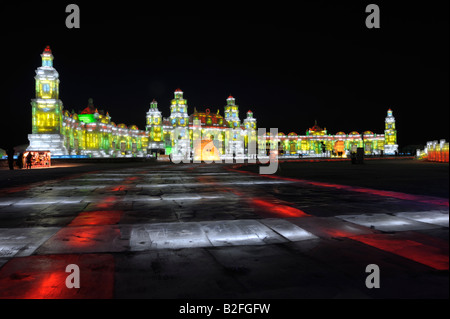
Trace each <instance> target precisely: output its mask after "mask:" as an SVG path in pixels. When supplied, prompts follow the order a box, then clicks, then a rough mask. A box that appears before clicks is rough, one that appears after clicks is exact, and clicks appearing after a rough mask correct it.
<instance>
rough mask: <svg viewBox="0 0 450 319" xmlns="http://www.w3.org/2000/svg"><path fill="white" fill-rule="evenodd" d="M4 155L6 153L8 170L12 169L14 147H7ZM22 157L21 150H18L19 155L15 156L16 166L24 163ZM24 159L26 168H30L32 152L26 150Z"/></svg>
mask: <svg viewBox="0 0 450 319" xmlns="http://www.w3.org/2000/svg"><path fill="white" fill-rule="evenodd" d="M6 155H8V166H9V169H10V170H14V149H12V148H11V149H9V150H8V151H7V152H6ZM23 158H24V154H23V153H22V152H20V153H19V155H18V156H17V161H16V164H17V167H18V168H19V169H22V168H23V164H24V163H23ZM25 159H26V166H27V169H28V168H30V169H31V166H32V160H33V154H32V153H31V152H28V154H27V156H26V158H25Z"/></svg>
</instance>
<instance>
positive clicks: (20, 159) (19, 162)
mask: <svg viewBox="0 0 450 319" xmlns="http://www.w3.org/2000/svg"><path fill="white" fill-rule="evenodd" d="M17 167H18V168H19V169H22V168H23V153H22V152H20V153H19V155H18V156H17Z"/></svg>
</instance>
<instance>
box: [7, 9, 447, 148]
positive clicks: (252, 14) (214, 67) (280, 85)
mask: <svg viewBox="0 0 450 319" xmlns="http://www.w3.org/2000/svg"><path fill="white" fill-rule="evenodd" d="M373 2H374V1H372V2H370V1H355V2H354V4H341V3H335V2H331V1H330V2H324V1H314V2H312V1H311V2H293V1H291V2H286V3H282V2H280V3H278V2H277V3H276V4H275V2H272V3H270V2H256V3H253V4H252V5H251V6H250V5H249V4H248V3H247V2H246V3H245V7H244V5H242V2H237V3H233V2H229V1H227V2H209V3H210V4H209V5H203V6H200V5H197V6H192V4H191V2H185V4H184V5H183V6H181V5H180V4H179V3H176V2H173V3H169V2H165V3H166V4H165V5H164V6H162V5H155V3H156V2H144V3H143V2H137V3H134V2H126V3H124V2H110V3H108V2H105V3H102V4H98V3H97V2H96V5H95V6H94V5H92V3H91V4H89V3H87V4H84V3H82V2H78V4H79V6H80V10H81V28H80V29H70V30H69V29H67V28H66V26H65V19H66V16H67V15H68V14H67V13H65V8H66V6H67V5H68V4H69V3H70V2H67V3H66V2H64V1H60V2H57V3H56V4H55V3H52V2H45V1H44V2H32V3H27V2H21V3H20V4H13V5H3V8H2V11H3V14H4V15H6V19H5V18H4V19H3V20H2V22H4V23H2V44H3V45H2V46H3V48H2V52H3V55H4V56H5V57H4V59H3V62H4V64H5V66H6V70H7V73H6V74H7V79H8V84H7V86H6V87H5V88H6V90H7V92H6V95H7V99H6V100H4V101H3V103H2V104H3V105H2V109H3V112H2V113H3V116H2V118H1V130H2V131H1V135H0V136H1V137H0V147H1V148H5V147H6V146H7V144H9V143H11V144H12V145H18V144H24V143H27V142H28V141H27V134H28V133H30V131H31V106H30V100H31V99H32V98H34V75H35V73H34V72H35V69H36V68H37V67H39V66H40V63H41V60H40V54H41V53H42V51H43V49H44V47H45V46H46V45H50V47H51V48H52V51H53V54H54V57H55V60H54V67H55V68H56V70H57V71H58V72H59V74H60V80H61V84H60V99H61V100H62V101H63V103H64V107H65V108H66V109H68V110H72V109H74V110H75V111H80V110H82V109H83V108H84V107H86V105H87V100H88V98H90V97H92V98H93V99H94V103H95V105H96V106H97V107H98V108H99V109H104V110H107V111H109V113H110V115H111V116H112V120H113V121H114V122H115V123H117V124H119V123H125V124H127V125H130V124H136V125H137V126H138V127H139V128H141V129H143V128H144V126H145V113H146V112H147V111H148V108H149V105H150V102H151V101H152V100H153V99H156V100H157V101H158V103H159V109H160V110H161V111H162V112H163V116H166V117H167V116H169V102H170V99H172V98H173V91H174V90H175V89H177V88H181V89H182V90H183V91H184V96H185V98H186V99H187V100H188V105H189V112H190V113H191V112H192V111H193V109H194V107H196V108H197V110H201V109H206V108H210V109H211V110H212V111H216V110H217V109H218V108H219V109H220V111H221V113H222V114H223V106H224V105H225V103H226V98H227V97H228V95H229V94H232V95H233V96H234V97H235V98H236V103H237V104H238V105H239V106H240V112H241V118H244V117H245V113H246V112H247V110H249V109H251V110H252V111H253V113H254V116H255V117H256V118H257V120H258V126H259V127H265V128H268V129H269V128H271V127H277V128H278V129H279V131H282V132H284V133H286V134H288V133H289V132H292V131H294V132H296V133H298V134H304V133H305V131H306V130H307V129H308V128H309V127H311V126H312V125H313V124H314V121H315V120H317V122H318V124H319V125H320V126H325V127H326V128H327V129H328V131H329V133H331V134H335V133H337V132H338V131H344V132H346V133H349V132H350V131H353V130H356V131H359V132H362V131H365V130H371V131H374V132H375V133H383V130H384V118H385V116H386V112H387V109H388V108H392V109H393V111H394V116H395V117H396V120H397V128H398V141H399V144H400V147H402V146H406V145H409V144H424V143H426V142H427V141H428V140H436V139H441V138H445V139H447V140H448V139H449V134H448V133H449V132H448V131H449V130H448V127H449V126H448V116H449V76H448V75H449V73H448V71H449V66H448V53H449V52H448V51H449V50H448V46H449V34H448V30H449V26H448V22H449V21H448V20H449V17H448V12H449V10H448V2H444V1H441V2H437V1H436V2H435V3H434V4H432V3H430V2H423V3H422V4H421V5H420V6H418V5H413V4H411V3H410V2H397V1H396V5H395V6H394V5H393V4H390V3H389V2H386V3H385V2H380V1H379V2H376V3H377V4H378V5H379V6H380V9H381V29H377V30H375V29H371V30H369V29H367V28H366V27H365V19H366V16H367V13H365V7H366V5H367V4H369V3H373ZM192 3H194V2H192ZM239 3H241V4H239ZM261 3H263V4H261ZM4 76H5V75H4ZM11 129H13V132H11V133H8V132H9V131H10V130H11Z"/></svg>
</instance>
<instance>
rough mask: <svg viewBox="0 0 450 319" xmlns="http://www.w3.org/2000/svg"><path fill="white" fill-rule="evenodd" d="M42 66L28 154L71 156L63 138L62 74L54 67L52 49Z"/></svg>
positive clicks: (37, 78)
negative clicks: (42, 152) (30, 152)
mask: <svg viewBox="0 0 450 319" xmlns="http://www.w3.org/2000/svg"><path fill="white" fill-rule="evenodd" d="M41 57H42V65H41V66H40V67H39V68H37V70H36V76H35V77H34V79H35V83H36V86H35V91H36V98H35V99H32V100H31V109H32V134H29V135H28V140H29V141H30V146H29V147H28V148H27V150H28V151H50V152H51V155H67V150H66V148H65V146H64V136H63V135H62V123H63V120H62V119H63V112H62V110H63V103H62V101H61V100H60V99H59V74H58V72H57V71H56V70H55V68H53V54H52V50H51V49H50V47H49V46H47V47H46V48H45V49H44V52H43V53H42V54H41Z"/></svg>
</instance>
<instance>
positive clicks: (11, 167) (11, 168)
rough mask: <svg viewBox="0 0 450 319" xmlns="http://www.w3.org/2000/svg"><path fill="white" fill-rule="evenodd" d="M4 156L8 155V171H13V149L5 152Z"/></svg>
mask: <svg viewBox="0 0 450 319" xmlns="http://www.w3.org/2000/svg"><path fill="white" fill-rule="evenodd" d="M6 155H8V166H9V169H10V170H14V149H13V148H9V149H8V150H7V151H6Z"/></svg>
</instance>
